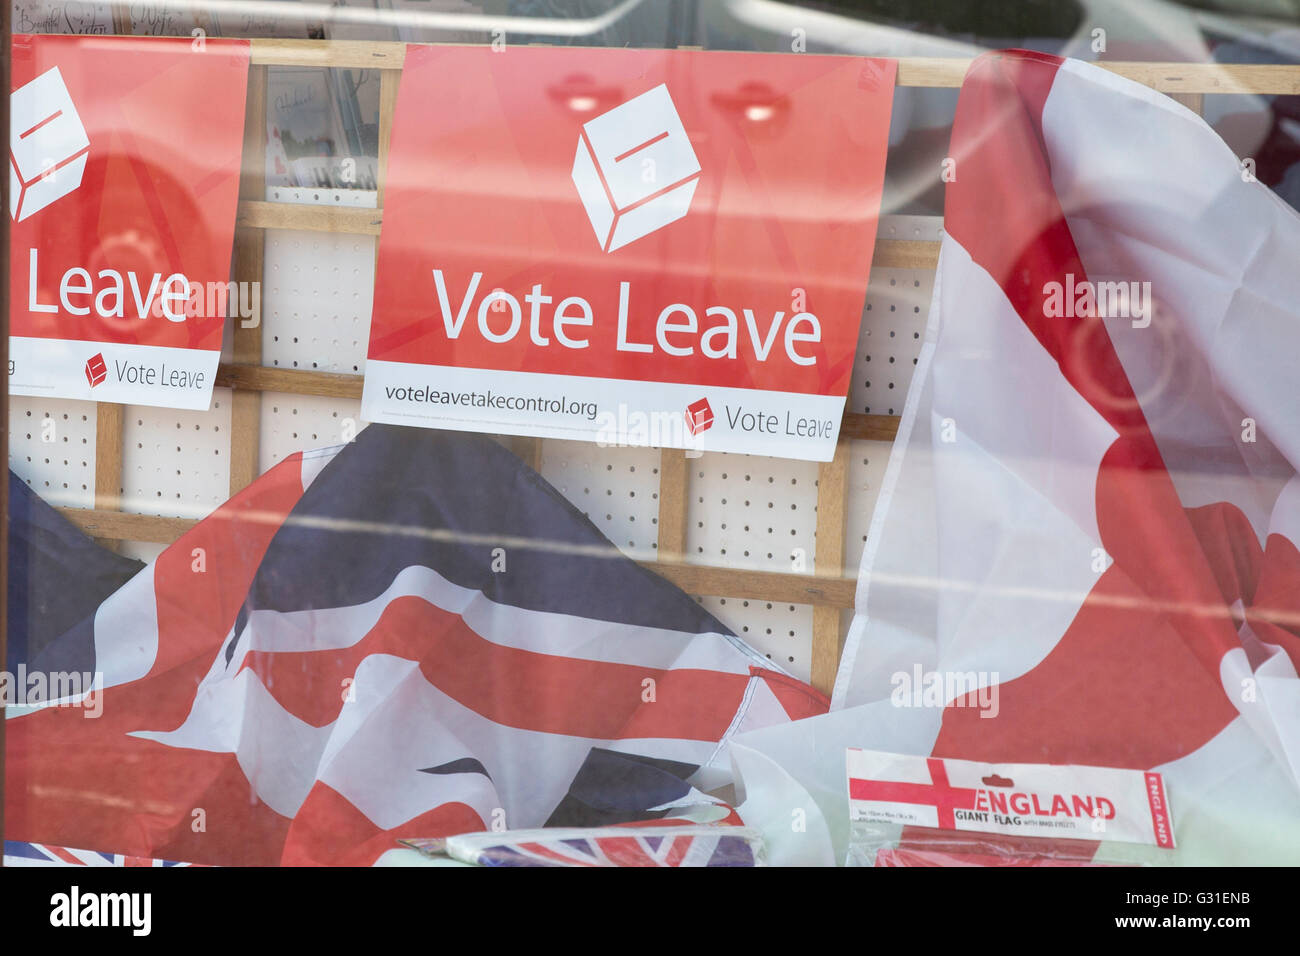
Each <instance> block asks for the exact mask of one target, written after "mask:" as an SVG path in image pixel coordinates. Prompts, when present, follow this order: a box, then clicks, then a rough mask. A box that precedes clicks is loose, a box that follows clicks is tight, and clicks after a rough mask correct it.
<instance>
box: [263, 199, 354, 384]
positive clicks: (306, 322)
mask: <svg viewBox="0 0 1300 956" xmlns="http://www.w3.org/2000/svg"><path fill="white" fill-rule="evenodd" d="M319 192H326V190H320V191H319ZM333 192H342V190H333ZM263 276H264V279H263V284H262V321H263V323H264V325H265V327H264V328H263V330H262V361H263V364H265V365H270V366H274V367H277V368H296V369H305V370H308V371H311V370H316V371H321V372H343V373H346V374H349V375H358V374H360V373H361V371H362V369H364V368H365V359H366V348H367V345H368V342H369V338H370V308H371V301H372V297H373V288H374V281H375V240H374V237H373V236H348V235H341V234H334V233H324V232H298V231H290V230H282V229H271V230H268V231H267V234H266V245H265V268H264V272H263Z"/></svg>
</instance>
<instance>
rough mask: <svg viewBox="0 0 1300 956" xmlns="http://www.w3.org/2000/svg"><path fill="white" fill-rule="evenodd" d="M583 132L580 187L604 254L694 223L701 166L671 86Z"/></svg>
mask: <svg viewBox="0 0 1300 956" xmlns="http://www.w3.org/2000/svg"><path fill="white" fill-rule="evenodd" d="M582 131H583V135H582V136H579V137H578V153H577V155H576V156H575V157H574V160H573V184H574V185H575V186H577V187H578V196H579V197H580V198H581V199H582V205H583V206H584V207H585V208H586V210H587V217H588V218H589V219H590V220H591V225H592V228H594V229H595V230H596V238H597V239H599V240H600V244H601V248H603V249H604V250H605V251H606V252H613V251H614V250H615V249H618V248H619V247H620V246H625V245H627V244H628V243H629V242H632V241H633V240H634V239H640V238H641V237H642V236H645V235H649V234H650V233H652V232H654V231H655V230H656V229H661V228H663V227H664V226H666V225H668V224H669V223H670V222H674V221H675V220H678V219H680V218H682V217H683V216H685V215H686V212H687V210H689V209H690V207H691V198H692V197H693V196H694V195H695V187H696V186H697V185H699V181H700V178H699V177H700V161H699V160H698V159H696V157H695V149H694V148H693V147H692V146H691V141H690V139H689V138H688V137H687V135H686V129H685V128H684V127H683V126H682V120H681V117H680V116H678V115H677V108H676V107H675V106H674V105H673V100H672V97H671V96H669V95H668V87H667V86H665V85H664V84H662V83H661V84H659V85H658V86H656V87H655V88H654V89H651V90H647V91H646V92H645V93H642V94H641V95H640V96H637V97H634V98H632V99H630V100H628V101H627V102H626V103H624V104H623V105H621V106H616V107H614V108H613V109H612V110H610V111H609V112H608V113H602V114H601V115H600V116H597V117H596V118H595V119H593V120H589V121H588V122H587V123H585V124H584V125H583V127H582Z"/></svg>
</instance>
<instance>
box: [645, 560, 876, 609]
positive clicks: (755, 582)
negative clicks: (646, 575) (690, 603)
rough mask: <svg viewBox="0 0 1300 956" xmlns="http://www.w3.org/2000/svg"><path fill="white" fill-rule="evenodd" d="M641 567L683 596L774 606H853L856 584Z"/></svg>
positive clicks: (663, 564)
mask: <svg viewBox="0 0 1300 956" xmlns="http://www.w3.org/2000/svg"><path fill="white" fill-rule="evenodd" d="M639 563H640V565H641V566H642V567H643V568H646V569H648V570H650V571H653V572H655V574H658V575H660V576H661V577H664V578H667V579H668V580H669V581H671V582H672V583H673V584H675V585H677V586H678V587H679V588H681V589H682V590H683V591H685V592H686V593H687V594H696V595H702V596H708V597H734V598H747V599H752V600H756V601H771V602H773V603H774V604H782V603H783V604H812V605H814V606H818V605H823V604H824V605H830V606H833V607H837V608H847V607H852V606H853V596H854V591H855V590H856V589H857V581H856V580H855V579H853V578H839V579H838V580H836V579H832V578H819V577H814V576H813V575H811V574H785V573H782V572H779V571H741V570H738V569H736V568H718V567H712V566H709V565H699V564H677V563H674V562H671V561H641V562H639Z"/></svg>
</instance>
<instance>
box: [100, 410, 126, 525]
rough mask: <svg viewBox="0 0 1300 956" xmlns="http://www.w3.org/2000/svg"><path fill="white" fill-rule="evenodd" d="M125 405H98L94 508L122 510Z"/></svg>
mask: <svg viewBox="0 0 1300 956" xmlns="http://www.w3.org/2000/svg"><path fill="white" fill-rule="evenodd" d="M125 425H126V406H125V405H110V404H109V403H107V402H99V403H97V404H96V405H95V507H96V508H102V509H106V510H110V511H116V510H117V509H118V508H120V507H122V500H121V499H122V440H123V433H124V430H125Z"/></svg>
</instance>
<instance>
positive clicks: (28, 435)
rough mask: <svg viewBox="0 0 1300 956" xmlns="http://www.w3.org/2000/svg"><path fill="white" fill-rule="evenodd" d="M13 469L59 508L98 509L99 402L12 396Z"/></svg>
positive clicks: (11, 439) (10, 412)
mask: <svg viewBox="0 0 1300 956" xmlns="http://www.w3.org/2000/svg"><path fill="white" fill-rule="evenodd" d="M9 467H10V468H12V469H13V470H14V474H16V475H17V476H18V477H19V478H21V479H22V480H23V481H25V482H27V484H28V485H30V486H31V487H32V488H33V489H35V490H36V492H37V493H38V494H39V495H40V496H41V497H42V498H44V499H45V500H46V501H48V502H49V503H50V504H52V505H54V506H55V507H63V508H89V507H92V506H93V505H94V502H95V405H94V403H93V402H78V401H72V400H70V399H49V398H24V397H22V396H18V395H14V396H11V397H10V399H9Z"/></svg>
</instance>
